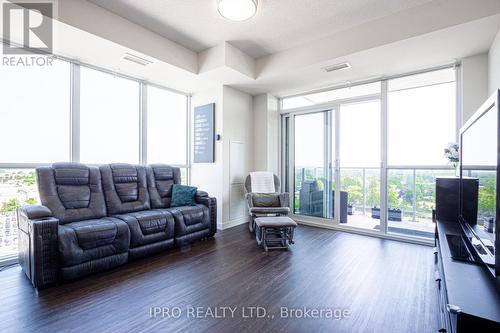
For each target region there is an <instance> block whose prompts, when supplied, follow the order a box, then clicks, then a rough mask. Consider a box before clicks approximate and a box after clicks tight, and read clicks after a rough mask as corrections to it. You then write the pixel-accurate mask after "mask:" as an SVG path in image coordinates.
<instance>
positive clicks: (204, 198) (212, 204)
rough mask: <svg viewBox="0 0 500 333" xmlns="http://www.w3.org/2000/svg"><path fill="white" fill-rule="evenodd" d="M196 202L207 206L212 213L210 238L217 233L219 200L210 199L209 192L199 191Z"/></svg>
mask: <svg viewBox="0 0 500 333" xmlns="http://www.w3.org/2000/svg"><path fill="white" fill-rule="evenodd" d="M195 201H196V203H198V204H202V205H205V206H206V207H207V208H208V210H209V211H210V234H209V237H211V236H213V235H215V233H216V232H217V199H216V198H214V197H209V196H208V193H207V192H204V191H198V192H197V193H196V196H195Z"/></svg>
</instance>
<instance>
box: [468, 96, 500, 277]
mask: <svg viewBox="0 0 500 333" xmlns="http://www.w3.org/2000/svg"><path fill="white" fill-rule="evenodd" d="M499 98H500V90H497V91H496V92H495V93H494V94H493V95H492V96H491V97H490V98H489V99H488V100H487V101H486V102H485V103H484V104H483V105H482V106H481V107H480V108H479V109H478V110H477V111H476V112H475V113H474V115H473V116H472V117H471V118H470V119H469V120H468V121H467V122H466V123H465V125H464V126H463V127H462V128H461V129H460V179H461V182H460V201H461V202H460V214H459V223H460V225H461V227H462V229H463V231H464V236H465V240H466V242H467V245H468V247H469V249H470V251H471V253H472V255H473V256H474V257H475V259H476V260H475V261H477V262H479V263H482V264H484V265H486V267H487V268H488V270H489V271H490V272H491V273H492V274H493V275H494V276H496V277H498V276H500V222H499V221H500V219H499V218H500V196H499V190H500V184H499V181H500V136H499V135H500V130H499V128H500V127H499V126H500V123H499V120H500V103H499ZM467 177H473V178H477V179H478V180H479V192H478V193H479V194H478V207H477V208H478V209H477V217H476V218H474V219H472V218H471V217H467V214H465V209H464V208H463V207H464V206H466V205H467V202H466V200H467V199H465V196H464V193H465V191H464V186H465V181H464V179H466V178H467Z"/></svg>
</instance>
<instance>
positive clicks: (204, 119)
mask: <svg viewBox="0 0 500 333" xmlns="http://www.w3.org/2000/svg"><path fill="white" fill-rule="evenodd" d="M214 117H215V103H212V104H207V105H202V106H197V107H195V108H194V126H193V134H194V139H193V146H194V147H193V162H194V163H213V162H215V122H214V120H215V119H214Z"/></svg>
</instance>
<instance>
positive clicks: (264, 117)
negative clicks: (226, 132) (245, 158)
mask: <svg viewBox="0 0 500 333" xmlns="http://www.w3.org/2000/svg"><path fill="white" fill-rule="evenodd" d="M253 113H254V119H253V124H254V132H253V135H254V137H253V142H254V169H255V170H256V171H272V172H274V173H275V174H278V171H279V170H278V169H279V126H280V123H279V121H280V117H279V113H278V99H277V98H276V97H274V96H271V95H269V94H262V95H258V96H255V97H254V98H253Z"/></svg>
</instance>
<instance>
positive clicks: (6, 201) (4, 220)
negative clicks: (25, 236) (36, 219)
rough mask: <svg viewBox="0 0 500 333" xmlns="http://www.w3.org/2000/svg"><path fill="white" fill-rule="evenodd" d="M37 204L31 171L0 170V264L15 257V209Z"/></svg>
mask: <svg viewBox="0 0 500 333" xmlns="http://www.w3.org/2000/svg"><path fill="white" fill-rule="evenodd" d="M38 202H39V199H38V191H37V188H36V179H35V171H34V170H33V169H0V262H1V261H4V260H6V259H9V258H11V257H16V256H17V244H18V228H17V213H16V211H17V207H19V206H21V205H24V204H36V203H38Z"/></svg>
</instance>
